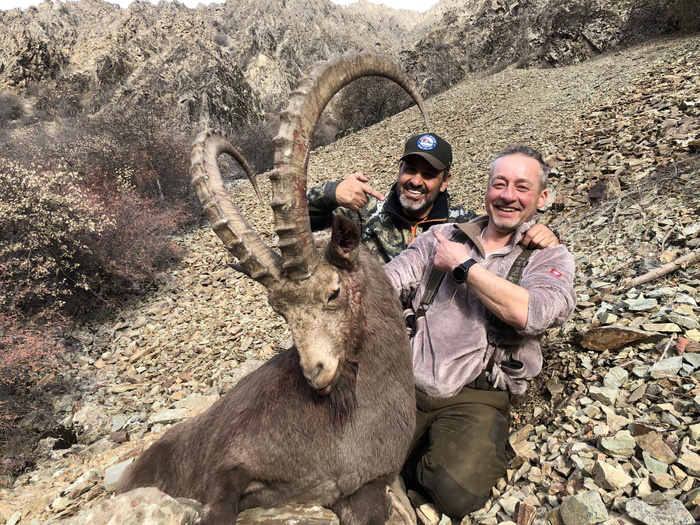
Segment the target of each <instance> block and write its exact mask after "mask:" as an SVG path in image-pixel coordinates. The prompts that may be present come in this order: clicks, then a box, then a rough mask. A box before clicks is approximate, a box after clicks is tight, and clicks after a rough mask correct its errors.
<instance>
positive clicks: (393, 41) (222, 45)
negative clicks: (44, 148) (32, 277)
mask: <svg viewBox="0 0 700 525" xmlns="http://www.w3.org/2000/svg"><path fill="white" fill-rule="evenodd" d="M693 5H694V2H693V1H692V0H626V1H625V2H610V1H609V0H575V1H573V2H564V1H562V0H517V1H516V0H442V1H441V2H439V3H438V4H436V5H435V6H434V7H433V8H432V9H430V10H429V11H428V12H427V13H424V14H418V13H412V12H409V11H405V10H398V11H397V10H393V9H389V8H385V7H383V6H377V5H375V4H371V3H368V2H366V1H362V2H359V3H356V4H352V5H350V6H347V7H342V6H337V5H335V4H333V3H331V2H330V0H263V1H259V0H237V1H235V2H233V1H228V2H226V3H225V4H212V5H208V6H204V5H200V6H199V7H197V8H196V9H188V8H186V7H184V6H183V5H181V4H179V3H177V2H174V3H173V2H162V3H160V4H158V5H153V4H151V3H150V2H148V1H146V0H137V1H135V2H133V3H132V4H130V5H129V7H128V8H127V9H120V8H119V7H118V6H116V5H115V4H111V3H109V2H107V1H106V0H80V1H66V2H61V1H59V0H55V2H53V3H52V2H51V1H50V0H46V1H44V2H43V3H42V4H40V5H39V6H37V7H31V8H28V9H25V10H19V9H14V10H9V11H0V24H2V27H3V32H2V34H0V89H5V90H7V91H8V92H9V93H12V94H15V95H17V96H20V97H22V98H23V103H24V105H25V107H26V108H27V111H28V114H29V115H30V116H32V115H33V116H34V117H35V118H38V119H41V118H44V117H42V116H41V112H40V111H39V110H40V109H41V106H42V105H43V106H46V105H47V104H48V105H51V104H54V105H63V106H64V110H62V111H59V115H58V116H59V117H61V116H66V115H71V114H76V113H79V114H87V115H92V114H95V113H97V112H100V111H105V110H110V109H114V108H115V107H123V106H125V105H132V106H133V105H136V106H138V105H139V104H146V103H147V104H153V103H154V102H158V103H160V104H162V105H163V106H164V107H166V108H167V110H168V115H169V118H171V119H173V120H175V121H177V122H179V123H183V124H187V125H191V126H193V128H197V129H201V128H202V127H204V126H207V125H217V126H223V127H225V128H228V129H237V128H240V127H241V126H242V125H243V124H245V123H253V122H256V121H258V120H266V119H269V118H272V116H274V115H276V112H277V111H278V110H279V109H280V105H281V104H283V102H284V100H285V99H286V97H287V94H288V93H289V91H290V89H292V88H293V86H294V83H295V81H296V79H297V78H298V77H299V75H300V74H301V73H302V72H304V71H307V70H308V69H309V67H310V66H311V64H313V63H314V62H316V61H318V60H322V59H326V58H327V57H328V56H329V55H330V54H332V53H337V52H344V51H346V50H348V49H364V48H367V49H371V50H374V51H377V52H381V53H383V54H386V55H388V56H390V57H393V58H395V59H398V60H399V61H400V63H401V64H402V66H403V67H404V69H406V70H407V71H408V72H409V73H410V74H411V75H413V76H414V77H415V78H416V79H417V81H418V82H419V85H420V86H421V89H422V91H423V94H424V95H432V94H435V93H438V92H440V91H442V90H444V89H446V88H448V87H449V86H451V85H453V84H454V83H455V82H458V81H460V80H462V79H464V78H466V77H467V76H468V75H470V74H473V73H474V72H482V71H487V70H490V69H492V68H502V67H505V66H506V65H508V64H511V63H515V62H517V63H518V64H519V66H522V67H532V66H534V67H543V66H546V67H551V66H559V65H566V64H571V63H575V62H579V61H581V60H584V59H586V58H590V57H592V56H596V55H597V54H599V53H601V52H605V51H608V50H610V49H613V48H615V47H616V46H619V45H629V44H632V43H635V42H637V41H640V40H643V39H644V38H648V37H650V36H655V35H658V34H662V33H668V32H673V31H677V30H678V29H681V28H686V29H697V24H695V25H693V21H694V20H695V19H696V18H697V17H698V15H699V13H698V12H697V7H693ZM679 12H680V13H682V16H681V15H679ZM644 17H646V18H644ZM650 20H652V21H654V23H650V22H649V21H650ZM681 22H687V24H686V25H687V26H688V27H685V26H684V25H683V24H682V23H681ZM41 90H44V91H47V90H48V91H50V92H51V93H52V94H53V96H52V97H51V98H53V101H52V102H46V101H45V100H44V99H46V96H43V98H42V97H41V96H39V94H41V93H40V92H41ZM379 92H381V90H380V91H379ZM386 96H387V97H392V98H393V96H394V95H393V93H389V94H387V95H386ZM398 109H401V107H400V106H398ZM370 111H371V110H370ZM331 113H332V109H331ZM378 118H381V116H380V117H378ZM30 121H31V119H30Z"/></svg>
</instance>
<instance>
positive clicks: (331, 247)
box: [327, 215, 360, 270]
mask: <svg viewBox="0 0 700 525" xmlns="http://www.w3.org/2000/svg"><path fill="white" fill-rule="evenodd" d="M359 246H360V228H358V227H357V225H356V224H355V223H354V222H352V221H351V220H350V219H348V218H347V217H344V216H343V215H335V216H334V217H333V234H332V235H331V242H330V243H329V244H328V253H327V255H328V260H329V262H330V263H331V264H333V265H335V266H338V267H339V268H343V269H344V270H350V269H351V268H352V267H353V266H355V260H356V259H357V252H358V249H359Z"/></svg>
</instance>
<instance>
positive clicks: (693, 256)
mask: <svg viewBox="0 0 700 525" xmlns="http://www.w3.org/2000/svg"><path fill="white" fill-rule="evenodd" d="M697 261H700V251H695V252H690V253H688V254H686V255H684V256H683V257H679V258H678V259H676V260H675V261H671V262H670V263H667V264H664V265H663V266H659V267H658V268H655V269H653V270H652V271H650V272H647V273H645V274H644V275H640V276H639V277H635V278H634V279H632V280H631V281H628V282H626V283H623V284H622V285H621V286H620V287H619V288H618V289H617V290H616V291H617V292H624V291H625V290H629V289H630V288H634V287H635V286H637V285H638V284H644V283H648V282H649V281H653V280H654V279H658V278H659V277H663V276H664V275H666V274H668V273H671V272H674V271H676V270H678V268H680V267H681V266H690V265H691V264H693V263H695V262H697Z"/></svg>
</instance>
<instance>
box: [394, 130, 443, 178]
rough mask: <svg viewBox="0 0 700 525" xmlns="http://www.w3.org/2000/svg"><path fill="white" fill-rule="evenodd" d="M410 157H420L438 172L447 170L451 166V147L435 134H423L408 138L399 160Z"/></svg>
mask: <svg viewBox="0 0 700 525" xmlns="http://www.w3.org/2000/svg"><path fill="white" fill-rule="evenodd" d="M410 155H420V156H421V157H423V158H424V159H425V160H427V161H428V162H429V163H430V165H431V166H432V167H433V168H435V169H438V170H444V169H447V168H449V167H450V165H451V164H452V146H450V143H449V142H447V141H446V140H445V139H443V138H442V137H440V136H439V135H436V134H435V133H423V134H422V135H414V136H413V137H411V138H409V139H408V140H407V141H406V146H405V147H404V150H403V156H402V157H401V160H403V159H405V158H406V157H408V156H410Z"/></svg>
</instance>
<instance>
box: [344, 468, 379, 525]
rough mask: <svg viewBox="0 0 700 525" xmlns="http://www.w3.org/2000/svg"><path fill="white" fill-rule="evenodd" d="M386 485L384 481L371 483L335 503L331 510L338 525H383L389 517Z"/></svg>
mask: <svg viewBox="0 0 700 525" xmlns="http://www.w3.org/2000/svg"><path fill="white" fill-rule="evenodd" d="M387 484H388V481H387V480H386V479H380V480H375V481H372V482H371V483H367V484H366V485H363V486H362V487H360V488H359V489H358V490H357V491H355V492H354V493H353V494H351V495H350V496H348V497H347V498H344V499H341V500H340V501H339V502H338V503H336V504H335V505H334V506H333V507H332V510H333V512H335V513H336V514H337V515H338V517H339V518H340V525H384V523H385V522H386V520H387V518H388V516H389V500H388V498H387V496H386V487H387Z"/></svg>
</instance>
